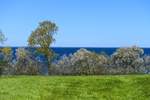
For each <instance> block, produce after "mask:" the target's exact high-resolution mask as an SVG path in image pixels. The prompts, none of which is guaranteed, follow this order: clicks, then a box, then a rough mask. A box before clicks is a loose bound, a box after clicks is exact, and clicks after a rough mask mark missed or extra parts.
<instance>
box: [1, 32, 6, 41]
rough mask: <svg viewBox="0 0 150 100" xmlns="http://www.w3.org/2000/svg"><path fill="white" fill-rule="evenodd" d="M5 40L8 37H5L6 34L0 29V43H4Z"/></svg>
mask: <svg viewBox="0 0 150 100" xmlns="http://www.w3.org/2000/svg"><path fill="white" fill-rule="evenodd" d="M4 41H6V37H5V35H4V34H3V33H2V31H1V30H0V43H3V42H4Z"/></svg>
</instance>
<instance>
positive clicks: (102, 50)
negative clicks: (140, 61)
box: [11, 47, 150, 57]
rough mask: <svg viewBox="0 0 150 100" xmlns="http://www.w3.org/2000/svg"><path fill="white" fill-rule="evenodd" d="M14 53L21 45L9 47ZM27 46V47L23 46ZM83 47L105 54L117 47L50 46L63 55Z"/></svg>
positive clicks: (145, 53) (145, 52)
mask: <svg viewBox="0 0 150 100" xmlns="http://www.w3.org/2000/svg"><path fill="white" fill-rule="evenodd" d="M11 48H12V49H13V51H14V53H15V50H16V49H17V48H21V47H11ZM24 48H28V47H24ZM81 48H84V49H87V50H89V51H92V52H95V53H105V54H107V55H109V56H110V55H112V54H113V53H114V52H115V51H116V50H117V49H118V47H52V50H53V51H54V52H55V53H56V54H57V55H58V56H59V57H61V56H63V55H69V54H73V53H75V52H76V51H77V50H79V49H81ZM142 49H143V50H144V55H150V48H142Z"/></svg>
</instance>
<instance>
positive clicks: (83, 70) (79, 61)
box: [53, 49, 107, 75]
mask: <svg viewBox="0 0 150 100" xmlns="http://www.w3.org/2000/svg"><path fill="white" fill-rule="evenodd" d="M106 63H107V58H106V57H105V56H104V55H98V54H96V53H93V52H90V51H88V50H86V49H80V50H78V51H77V52H75V53H74V54H73V55H69V56H68V57H67V56H63V58H62V59H61V60H59V61H58V62H57V63H56V64H53V66H55V68H54V67H53V68H54V69H55V71H56V70H57V71H58V73H62V74H73V75H91V74H104V70H105V68H104V65H105V64H106ZM57 71H56V72H57Z"/></svg>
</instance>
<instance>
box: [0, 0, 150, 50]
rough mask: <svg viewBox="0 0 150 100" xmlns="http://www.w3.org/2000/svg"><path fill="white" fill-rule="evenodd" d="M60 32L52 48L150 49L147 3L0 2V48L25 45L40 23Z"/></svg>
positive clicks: (83, 0)
mask: <svg viewBox="0 0 150 100" xmlns="http://www.w3.org/2000/svg"><path fill="white" fill-rule="evenodd" d="M44 20H50V21H53V22H55V23H56V24H57V26H58V27H59V30H58V32H57V34H56V35H55V36H54V37H55V39H56V41H55V42H54V43H53V44H52V46H53V47H125V46H132V45H137V46H140V47H150V0H0V30H2V32H3V33H4V34H5V36H6V37H7V41H6V42H5V43H4V44H1V45H2V46H12V47H13V46H27V45H28V42H27V40H28V37H29V36H30V34H31V32H32V31H33V30H35V28H36V27H37V26H38V23H39V22H42V21H44Z"/></svg>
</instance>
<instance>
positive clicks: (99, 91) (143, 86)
mask: <svg viewBox="0 0 150 100" xmlns="http://www.w3.org/2000/svg"><path fill="white" fill-rule="evenodd" d="M149 83H150V76H149V75H127V76H61V77H57V76H54V77H42V76H19V77H18V76H15V77H1V78H0V100H150V92H149V91H150V84H149Z"/></svg>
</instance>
